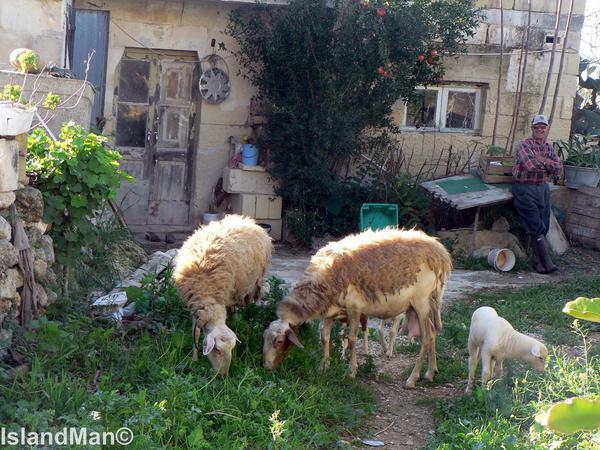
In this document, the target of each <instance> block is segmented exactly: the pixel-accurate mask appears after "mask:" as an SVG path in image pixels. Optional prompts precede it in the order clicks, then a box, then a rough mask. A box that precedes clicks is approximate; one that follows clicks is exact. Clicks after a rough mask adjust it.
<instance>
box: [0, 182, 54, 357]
mask: <svg viewBox="0 0 600 450" xmlns="http://www.w3.org/2000/svg"><path fill="white" fill-rule="evenodd" d="M20 186H21V188H20V189H17V190H16V191H10V192H0V358H2V357H3V356H4V353H5V352H6V349H7V348H8V347H10V345H11V340H12V334H13V328H14V326H15V325H16V324H18V323H19V313H20V308H21V291H22V288H23V280H24V276H23V273H22V272H21V270H20V268H19V267H18V261H19V259H18V258H19V250H17V248H16V247H15V246H14V245H13V242H14V239H13V232H12V228H11V225H10V207H11V205H12V204H13V203H14V205H15V206H16V210H17V215H18V216H19V217H20V218H21V220H22V221H23V222H24V228H25V233H26V234H27V237H28V239H29V244H30V247H31V252H32V254H33V258H34V260H33V272H34V276H35V281H36V298H35V301H36V302H37V305H38V308H39V312H40V313H43V312H44V310H45V308H46V307H47V306H48V305H50V304H52V303H53V302H54V301H55V300H56V298H57V295H56V293H55V292H54V291H53V289H54V286H55V284H56V275H55V273H54V272H53V271H52V268H51V266H52V264H53V263H54V248H53V246H52V238H50V236H48V235H47V234H46V232H47V225H46V224H44V223H43V222H42V216H43V214H44V201H43V198H42V193H41V192H40V191H39V190H37V189H35V188H33V187H31V186H23V185H22V184H21V185H20Z"/></svg>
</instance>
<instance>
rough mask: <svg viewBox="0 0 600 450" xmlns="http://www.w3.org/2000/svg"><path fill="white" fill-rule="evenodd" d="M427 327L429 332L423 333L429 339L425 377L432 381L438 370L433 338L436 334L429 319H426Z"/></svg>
mask: <svg viewBox="0 0 600 450" xmlns="http://www.w3.org/2000/svg"><path fill="white" fill-rule="evenodd" d="M427 327H428V329H429V332H428V333H425V334H423V336H427V337H428V339H429V360H428V368H427V373H426V374H425V378H426V379H428V380H429V381H433V377H434V376H435V374H436V373H438V372H439V371H438V367H437V353H436V349H435V338H436V336H437V333H436V332H435V330H434V327H433V324H432V323H431V322H430V320H429V319H427Z"/></svg>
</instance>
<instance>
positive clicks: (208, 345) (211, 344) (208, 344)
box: [202, 333, 215, 356]
mask: <svg viewBox="0 0 600 450" xmlns="http://www.w3.org/2000/svg"><path fill="white" fill-rule="evenodd" d="M213 348H215V337H214V336H213V335H212V333H208V334H207V335H206V336H205V337H204V345H203V347H202V354H203V355H204V356H206V355H208V354H209V353H210V352H212V350H213Z"/></svg>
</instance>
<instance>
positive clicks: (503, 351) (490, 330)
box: [466, 306, 548, 393]
mask: <svg viewBox="0 0 600 450" xmlns="http://www.w3.org/2000/svg"><path fill="white" fill-rule="evenodd" d="M547 356H548V350H547V349H546V346H545V345H544V344H542V343H541V342H540V341H538V340H536V339H534V338H532V337H529V336H527V335H525V334H523V333H519V332H518V331H516V330H515V329H514V328H513V327H512V325H511V324H510V323H509V322H508V321H507V320H506V319H504V318H502V317H500V316H498V313H496V310H495V309H494V308H491V307H489V306H482V307H481V308H478V309H477V310H475V312H474V313H473V316H472V318H471V328H470V331H469V379H468V382H467V390H466V391H467V393H468V392H471V391H472V389H473V380H474V379H475V370H476V369H477V363H478V361H479V358H480V357H481V382H482V383H483V384H484V385H485V383H487V382H488V381H489V380H490V377H491V376H492V373H493V374H494V376H495V377H497V378H501V377H502V370H503V369H502V363H503V362H504V359H506V358H511V359H513V358H515V359H520V360H522V361H524V362H526V363H529V364H530V365H531V366H532V367H533V368H534V369H535V370H537V371H538V372H543V371H544V368H545V365H546V357H547Z"/></svg>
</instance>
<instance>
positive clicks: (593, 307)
mask: <svg viewBox="0 0 600 450" xmlns="http://www.w3.org/2000/svg"><path fill="white" fill-rule="evenodd" d="M563 312H564V313H565V314H568V315H570V316H573V317H575V318H577V319H583V320H589V321H591V322H600V297H596V298H587V297H577V298H576V299H575V300H573V301H570V302H568V303H567V304H566V305H565V307H564V308H563Z"/></svg>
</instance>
